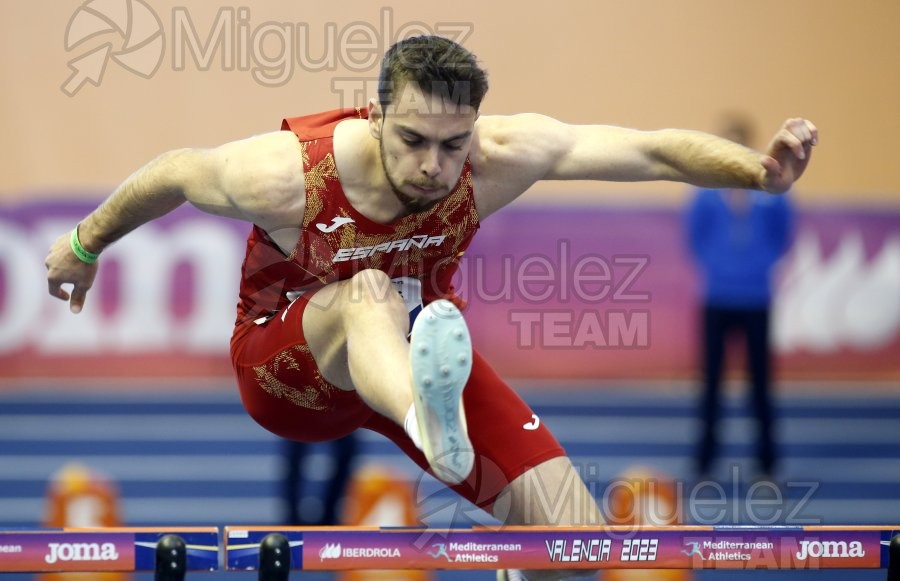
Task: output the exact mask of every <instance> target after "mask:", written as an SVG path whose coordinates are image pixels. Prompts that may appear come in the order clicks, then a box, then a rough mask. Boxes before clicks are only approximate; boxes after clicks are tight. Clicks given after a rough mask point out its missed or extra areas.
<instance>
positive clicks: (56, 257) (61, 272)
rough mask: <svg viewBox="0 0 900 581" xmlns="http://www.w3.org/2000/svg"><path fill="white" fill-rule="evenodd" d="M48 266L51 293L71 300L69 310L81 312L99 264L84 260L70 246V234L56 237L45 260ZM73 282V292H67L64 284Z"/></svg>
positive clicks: (48, 281)
mask: <svg viewBox="0 0 900 581" xmlns="http://www.w3.org/2000/svg"><path fill="white" fill-rule="evenodd" d="M44 265H45V266H46V267H47V284H48V285H49V289H50V294H51V295H52V296H54V297H56V298H58V299H61V300H64V301H69V310H71V311H72V312H73V313H80V312H81V309H82V307H84V299H85V297H86V296H87V291H88V289H90V288H91V285H93V284H94V277H95V276H97V264H96V263H94V264H87V263H84V262H82V261H81V260H79V259H78V257H77V256H75V253H74V252H72V248H71V247H70V246H69V234H64V235H62V236H60V237H59V238H57V239H56V242H54V243H53V246H51V247H50V253H49V254H48V255H47V258H46V260H44ZM66 283H69V284H72V285H73V286H72V292H71V293H69V292H66V290H65V289H63V288H62V285H64V284H66Z"/></svg>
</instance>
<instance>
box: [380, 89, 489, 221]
mask: <svg viewBox="0 0 900 581" xmlns="http://www.w3.org/2000/svg"><path fill="white" fill-rule="evenodd" d="M477 117H478V112H477V111H476V110H475V109H473V108H471V107H468V106H465V105H463V106H460V105H457V104H455V103H452V102H450V101H448V100H446V99H442V98H440V97H436V96H432V95H428V94H424V93H422V91H421V90H420V89H419V88H418V87H416V86H415V85H414V84H412V83H406V84H404V85H403V87H402V88H401V90H400V91H399V92H398V94H397V95H395V99H394V100H393V102H392V103H391V104H390V105H389V106H388V107H387V109H386V110H385V111H383V112H382V111H381V109H380V106H379V105H378V104H377V103H371V104H370V106H369V119H370V125H369V127H370V131H371V133H372V135H373V137H375V138H376V139H378V140H379V145H380V150H381V164H382V167H383V169H384V173H385V176H386V177H387V180H388V183H389V184H390V185H391V187H392V189H393V192H394V195H396V196H397V198H398V199H399V200H400V201H401V202H402V203H403V205H404V206H405V207H406V208H407V209H408V210H409V211H412V212H417V211H422V210H424V209H427V208H429V207H431V206H433V205H434V204H436V203H437V202H439V201H440V200H441V199H442V198H443V197H445V196H446V195H447V194H449V193H450V190H451V188H453V186H455V185H456V182H457V180H459V176H460V174H461V173H462V169H463V165H464V164H465V161H466V156H467V155H468V153H469V146H470V145H471V143H472V135H473V133H474V130H475V119H476V118H477Z"/></svg>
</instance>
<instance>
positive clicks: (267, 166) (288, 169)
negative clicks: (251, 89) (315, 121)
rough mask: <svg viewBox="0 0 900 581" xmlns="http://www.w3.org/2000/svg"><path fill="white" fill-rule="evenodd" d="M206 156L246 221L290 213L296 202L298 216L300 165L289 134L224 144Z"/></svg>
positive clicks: (301, 188)
mask: <svg viewBox="0 0 900 581" xmlns="http://www.w3.org/2000/svg"><path fill="white" fill-rule="evenodd" d="M210 155H211V157H212V161H213V164H214V166H215V167H216V169H217V172H218V174H219V176H220V179H221V185H222V188H223V190H224V191H225V192H226V195H227V196H228V197H229V199H230V200H232V202H233V203H234V205H235V206H236V207H237V208H238V209H239V210H240V211H241V212H242V213H243V214H244V215H245V216H246V217H247V219H249V220H250V221H253V222H256V223H259V222H260V221H267V220H270V219H271V218H272V217H274V216H278V215H282V216H283V215H284V213H285V212H288V213H294V212H296V210H297V208H296V205H297V203H300V204H301V207H300V213H301V215H302V204H303V202H304V196H303V195H302V192H303V191H304V181H303V162H302V158H301V151H300V144H299V142H298V140H297V137H296V136H295V135H294V134H293V133H291V132H290V131H273V132H271V133H264V134H261V135H255V136H253V137H248V138H246V139H241V140H239V141H233V142H230V143H226V144H224V145H222V146H220V147H217V148H216V149H214V150H212V151H211V153H210ZM292 210H293V212H292ZM260 225H262V224H260Z"/></svg>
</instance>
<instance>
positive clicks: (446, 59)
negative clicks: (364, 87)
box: [378, 35, 488, 110]
mask: <svg viewBox="0 0 900 581" xmlns="http://www.w3.org/2000/svg"><path fill="white" fill-rule="evenodd" d="M408 82H412V83H415V84H416V86H417V87H418V88H419V89H420V90H421V91H422V92H423V93H425V94H427V95H434V96H439V97H443V98H444V99H447V100H448V101H450V102H453V103H456V104H458V105H469V106H471V107H472V108H474V109H475V110H478V108H479V107H480V106H481V101H482V99H484V95H485V94H486V93H487V90H488V81H487V73H486V72H485V71H484V69H482V68H481V67H480V66H479V65H478V60H477V59H476V58H475V55H474V54H472V53H471V52H470V51H469V50H468V49H466V48H464V47H463V46H462V45H460V44H457V43H456V42H453V41H452V40H450V39H447V38H443V37H441V36H433V35H423V36H413V37H410V38H407V39H405V40H401V41H400V42H398V43H396V44H394V45H393V46H391V47H390V48H389V49H388V51H387V52H386V53H385V55H384V60H382V62H381V72H380V74H379V75H378V102H379V103H380V104H381V108H382V110H384V109H385V108H386V107H387V106H388V105H390V103H391V100H392V98H393V96H394V93H395V91H396V90H398V89H400V88H401V87H403V85H404V84H405V83H408Z"/></svg>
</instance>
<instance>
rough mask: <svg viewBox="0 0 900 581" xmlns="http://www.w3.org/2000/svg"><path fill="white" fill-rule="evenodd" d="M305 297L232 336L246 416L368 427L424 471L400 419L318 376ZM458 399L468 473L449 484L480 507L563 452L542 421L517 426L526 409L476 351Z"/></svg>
mask: <svg viewBox="0 0 900 581" xmlns="http://www.w3.org/2000/svg"><path fill="white" fill-rule="evenodd" d="M310 296H311V294H310V295H304V296H302V297H300V298H298V299H297V300H296V301H294V303H293V304H292V305H291V306H290V307H289V308H287V309H285V310H282V311H281V312H279V313H277V314H276V315H275V316H274V317H272V318H271V319H270V320H269V321H268V322H266V323H264V324H262V325H252V328H250V329H249V330H247V331H246V332H244V333H242V334H241V335H240V336H237V335H236V339H235V341H233V342H232V362H233V364H234V368H235V372H236V374H237V380H238V387H239V389H240V393H241V400H242V401H243V404H244V407H245V408H246V409H247V411H248V412H249V414H250V416H251V417H252V418H253V419H254V420H256V422H257V423H259V424H260V425H261V426H262V427H264V428H265V429H267V430H269V431H270V432H273V433H275V434H278V435H279V436H282V437H284V438H288V439H292V440H299V441H303V442H318V441H323V440H333V439H336V438H340V437H342V436H345V435H347V434H349V433H350V432H353V431H354V430H356V429H358V428H367V429H370V430H374V431H376V432H378V433H380V434H383V435H384V436H386V437H388V438H390V439H391V440H393V441H394V443H396V444H397V445H398V446H399V447H400V448H401V449H402V450H403V452H405V453H406V455H407V456H409V457H410V458H411V459H412V460H413V461H414V462H416V464H418V465H419V466H420V467H421V468H422V469H423V470H427V469H428V463H427V462H426V460H425V456H424V455H423V454H422V452H421V451H420V450H419V449H418V448H416V447H415V445H414V444H413V443H412V441H411V440H410V439H409V436H407V435H406V432H405V431H404V429H403V427H402V426H399V425H397V424H396V423H394V422H393V421H392V420H390V419H388V418H386V417H385V416H383V415H381V414H379V413H377V412H375V411H374V410H373V409H372V408H370V407H369V406H368V405H366V404H365V403H364V402H363V401H362V399H360V397H359V396H358V395H357V394H356V392H355V391H344V390H341V389H339V388H337V387H336V386H334V385H332V384H331V383H329V382H328V381H326V380H325V378H323V377H322V374H321V373H320V371H319V369H318V367H317V366H316V364H315V361H314V360H313V358H312V355H311V354H310V352H309V347H308V346H307V344H306V339H305V338H304V336H303V328H302V324H301V321H302V320H303V311H304V310H305V308H306V305H307V304H308V302H309V298H310ZM285 311H286V312H285ZM282 316H283V317H284V320H282ZM463 406H464V408H465V412H466V420H467V424H468V431H469V438H470V439H471V441H472V445H473V447H474V449H475V453H476V458H477V460H476V463H475V469H474V470H473V471H472V474H471V475H470V476H469V478H468V479H467V480H466V481H464V482H462V483H460V484H458V485H456V486H453V487H452V488H453V489H454V490H456V491H457V492H458V493H459V494H460V495H462V496H463V497H465V498H466V499H468V500H469V501H471V502H472V503H474V504H476V505H478V506H480V507H482V508H485V509H486V510H490V507H491V506H492V505H493V502H494V500H495V499H496V497H497V495H498V494H499V493H500V492H502V490H503V488H504V487H505V486H506V485H507V484H508V483H509V482H511V481H512V480H513V479H515V478H516V477H517V476H519V475H521V474H522V473H523V472H525V471H526V470H528V469H529V468H532V467H534V466H537V465H538V464H541V463H542V462H544V461H546V460H549V459H551V458H555V457H558V456H563V455H564V454H565V451H564V450H563V449H562V447H561V446H560V445H559V442H557V441H556V438H554V436H553V434H551V433H550V431H549V430H548V429H547V428H546V427H544V425H543V423H539V425H538V427H537V429H534V430H532V429H525V428H524V426H525V424H531V422H532V419H533V418H532V410H531V408H530V407H528V405H527V404H526V403H525V402H524V401H522V399H521V398H520V397H519V396H518V395H517V394H516V392H515V391H513V390H512V388H510V387H509V386H508V385H507V384H506V383H505V382H504V381H503V380H502V379H501V378H500V377H499V376H498V375H497V373H496V372H495V371H494V370H493V369H491V367H490V366H489V365H488V364H487V363H486V362H485V360H484V359H483V358H482V357H481V356H480V355H479V354H478V353H477V352H476V353H474V357H473V364H472V374H471V376H470V377H469V382H468V384H467V385H466V388H465V390H464V392H463ZM529 427H531V425H529Z"/></svg>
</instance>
